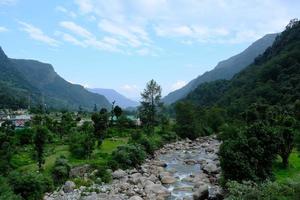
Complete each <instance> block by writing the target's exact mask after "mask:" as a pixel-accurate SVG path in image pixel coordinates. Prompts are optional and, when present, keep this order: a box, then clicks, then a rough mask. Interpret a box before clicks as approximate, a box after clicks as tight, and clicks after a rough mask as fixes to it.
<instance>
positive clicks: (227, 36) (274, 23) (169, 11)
mask: <svg viewBox="0 0 300 200" xmlns="http://www.w3.org/2000/svg"><path fill="white" fill-rule="evenodd" d="M75 3H76V5H78V8H79V10H80V11H81V13H82V14H84V15H87V16H90V15H95V16H97V18H100V20H101V19H102V20H104V21H100V23H99V27H100V28H101V29H102V30H103V31H106V32H107V33H110V34H115V35H118V36H119V37H124V38H126V39H128V42H129V43H130V45H131V46H133V47H138V48H140V46H141V45H143V43H144V41H143V40H141V37H142V36H141V34H140V35H137V33H136V32H134V30H132V29H131V27H132V26H134V27H139V29H140V30H142V32H144V33H145V36H146V37H145V38H148V39H150V36H149V35H151V36H152V34H150V33H152V31H154V32H155V33H156V34H157V36H159V37H165V38H166V39H168V38H172V39H178V41H179V42H181V41H190V42H189V43H191V42H192V43H196V42H210V43H243V42H253V40H255V39H257V38H258V37H261V36H262V35H264V34H267V33H270V32H278V31H281V30H282V29H283V28H284V25H286V24H287V23H288V21H289V20H290V19H291V18H294V17H299V12H298V10H299V6H300V4H299V2H296V1H295V2H293V3H291V2H290V3H288V2H285V1H281V0H274V1H270V0H253V1H240V0H231V1H230V2H228V1H224V0H203V1H199V0H172V1H168V0H151V1H150V0H145V1H136V0H128V1H122V0H111V1H109V3H107V2H106V1H101V0H75ZM297 8H298V9H297ZM274 10H276V12H274ZM270 19H271V20H270ZM245 27H247V28H245ZM251 32H254V33H255V34H252V33H251ZM152 37H153V36H152ZM151 39H153V38H151Z"/></svg>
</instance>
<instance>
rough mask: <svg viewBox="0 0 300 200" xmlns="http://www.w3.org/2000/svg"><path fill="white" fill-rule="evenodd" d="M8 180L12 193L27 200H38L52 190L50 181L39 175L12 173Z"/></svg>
mask: <svg viewBox="0 0 300 200" xmlns="http://www.w3.org/2000/svg"><path fill="white" fill-rule="evenodd" d="M8 180H9V184H10V185H11V187H12V189H13V191H14V193H16V194H18V195H20V196H22V197H23V198H24V199H28V200H40V199H42V197H43V195H44V193H45V192H48V191H50V190H52V189H53V184H52V180H51V179H50V178H48V177H46V176H43V175H42V174H40V173H33V172H32V173H31V172H30V173H22V174H21V173H19V172H12V173H11V174H10V175H9V177H8Z"/></svg>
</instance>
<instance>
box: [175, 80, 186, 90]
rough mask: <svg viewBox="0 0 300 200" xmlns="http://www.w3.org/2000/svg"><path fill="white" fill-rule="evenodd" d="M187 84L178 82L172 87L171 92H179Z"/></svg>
mask: <svg viewBox="0 0 300 200" xmlns="http://www.w3.org/2000/svg"><path fill="white" fill-rule="evenodd" d="M186 84H187V82H186V81H181V80H180V81H177V82H175V83H174V84H172V85H171V91H174V90H178V89H180V88H182V87H183V86H185V85H186Z"/></svg>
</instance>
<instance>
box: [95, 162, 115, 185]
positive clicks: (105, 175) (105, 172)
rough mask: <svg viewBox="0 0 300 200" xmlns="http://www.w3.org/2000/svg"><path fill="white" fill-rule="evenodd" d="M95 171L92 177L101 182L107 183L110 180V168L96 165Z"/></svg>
mask: <svg viewBox="0 0 300 200" xmlns="http://www.w3.org/2000/svg"><path fill="white" fill-rule="evenodd" d="M96 169H97V172H96V173H95V174H94V177H92V178H93V179H98V178H100V179H101V182H104V183H109V182H111V180H112V175H111V172H110V170H109V169H108V168H107V167H106V166H97V167H96Z"/></svg>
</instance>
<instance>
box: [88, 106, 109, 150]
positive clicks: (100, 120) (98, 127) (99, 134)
mask: <svg viewBox="0 0 300 200" xmlns="http://www.w3.org/2000/svg"><path fill="white" fill-rule="evenodd" d="M92 120H93V122H94V136H95V138H97V139H98V146H100V145H101V143H102V140H103V138H104V135H105V132H106V130H107V128H108V121H109V114H108V112H107V110H106V109H105V108H102V109H101V110H100V112H99V113H94V114H93V115H92Z"/></svg>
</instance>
